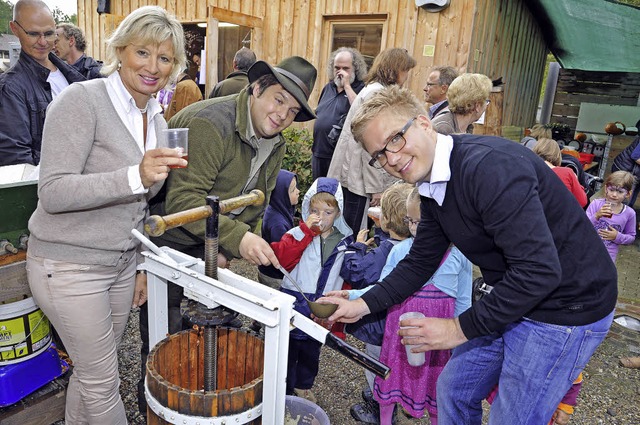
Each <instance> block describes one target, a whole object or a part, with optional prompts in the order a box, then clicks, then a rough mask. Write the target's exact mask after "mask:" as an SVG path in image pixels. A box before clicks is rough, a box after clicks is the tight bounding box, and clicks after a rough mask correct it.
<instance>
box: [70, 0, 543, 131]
mask: <svg viewBox="0 0 640 425" xmlns="http://www.w3.org/2000/svg"><path fill="white" fill-rule="evenodd" d="M523 3H524V1H510V0H456V1H453V2H451V5H450V7H449V8H447V9H445V10H444V11H442V12H440V13H428V12H426V11H425V10H423V9H421V8H417V7H416V6H415V2H414V1H413V0H399V1H398V0H348V1H335V0H112V1H111V14H112V15H116V16H124V15H127V14H128V13H129V12H131V11H132V10H134V9H136V8H138V7H140V6H143V5H147V4H157V5H159V6H162V7H164V8H166V9H167V10H169V11H171V12H173V13H175V14H176V16H177V17H178V18H179V19H180V20H181V21H183V22H190V23H193V22H207V19H208V18H211V17H208V16H207V14H208V13H209V12H208V11H209V10H211V9H210V8H211V7H218V8H221V9H226V10H230V11H232V12H238V13H242V14H245V15H249V16H254V17H256V18H258V19H261V20H262V28H260V29H258V30H256V31H254V32H253V34H252V46H253V49H254V50H255V52H256V54H257V56H258V58H259V59H262V60H266V61H267V62H269V63H272V64H275V63H277V62H279V61H280V60H281V59H283V58H285V57H287V56H290V55H300V56H303V57H305V58H306V59H307V60H309V61H310V62H311V63H313V64H315V65H316V67H317V69H318V80H317V83H316V88H315V89H314V90H313V93H312V96H311V99H310V102H311V104H312V105H314V104H316V102H317V97H318V95H319V93H320V90H321V88H322V87H323V86H324V84H326V82H328V81H329V78H328V77H327V75H326V71H325V70H326V65H327V63H326V62H327V59H328V57H329V53H330V52H329V49H330V46H328V44H329V38H330V35H331V34H330V25H329V22H331V21H332V20H333V19H363V18H367V17H372V18H374V19H377V20H381V22H382V24H383V32H382V48H383V49H384V48H388V47H404V48H406V49H408V50H409V51H410V52H411V54H412V55H413V57H414V58H415V59H416V60H417V62H418V66H417V67H416V68H414V70H413V72H412V73H411V75H410V77H409V80H408V82H407V83H406V87H408V88H409V89H411V90H412V91H413V92H414V93H415V94H416V95H417V96H418V97H420V98H422V97H423V96H424V94H423V92H422V88H423V86H424V84H425V82H426V79H427V75H428V73H429V69H430V68H431V67H433V66H437V65H450V66H454V67H456V68H457V69H458V70H459V71H461V72H464V71H467V70H468V71H470V72H482V73H485V74H487V75H489V76H490V77H492V78H497V77H499V76H502V77H503V79H504V81H505V82H506V86H505V105H504V111H505V117H504V119H503V125H520V126H522V127H525V126H529V125H531V123H532V122H533V120H534V117H535V110H536V107H537V101H538V93H539V90H540V84H541V80H542V73H543V67H544V57H545V54H546V51H545V47H544V42H543V41H542V37H541V34H540V30H539V29H538V28H537V26H536V25H535V22H534V20H533V18H532V16H531V14H530V13H529V11H528V9H526V7H525V6H524V5H523ZM96 7H97V0H78V17H79V26H80V27H81V28H83V30H85V33H86V34H87V39H88V45H89V48H88V52H87V53H88V54H89V55H92V56H94V57H96V58H98V59H102V58H103V55H104V48H103V46H104V41H105V40H106V37H107V34H105V31H106V29H105V28H107V26H108V25H112V24H113V23H117V22H118V19H119V18H115V17H109V16H108V15H98V14H97V13H96ZM426 47H429V48H426ZM425 48H426V49H425ZM426 50H432V51H433V54H432V55H431V56H424V55H423V54H424V53H426V52H425V51H426ZM476 50H477V51H478V52H479V53H478V54H477V55H475V51H476ZM209 59H210V58H208V60H209ZM214 59H215V58H214ZM214 59H212V60H214ZM474 59H477V60H474ZM207 90H210V88H207Z"/></svg>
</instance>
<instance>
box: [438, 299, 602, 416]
mask: <svg viewBox="0 0 640 425" xmlns="http://www.w3.org/2000/svg"><path fill="white" fill-rule="evenodd" d="M612 320H613V312H611V313H610V314H609V315H608V316H607V317H605V318H604V319H601V320H599V321H597V322H595V323H591V324H589V325H585V326H560V325H552V324H548V323H542V322H536V321H533V320H529V319H526V318H525V319H522V320H520V321H518V322H516V323H513V324H511V325H509V326H508V327H507V328H506V330H505V331H504V333H502V334H500V335H496V334H494V335H490V336H484V337H479V338H474V339H472V340H471V341H468V342H466V343H465V344H463V345H461V346H459V347H457V348H455V349H454V350H453V355H452V357H451V359H450V360H449V363H447V365H446V366H445V368H444V370H443V371H442V374H441V375H440V377H439V379H438V386H437V399H438V423H439V424H445V425H457V424H480V423H482V400H483V399H484V398H486V397H487V395H488V394H489V392H490V391H491V390H492V389H493V387H494V386H495V385H496V384H498V382H499V383H500V385H499V389H498V395H497V397H496V398H495V400H494V402H493V404H492V406H491V411H490V414H489V424H490V425H492V424H496V425H498V424H514V425H518V424H522V425H524V424H531V425H540V424H547V423H549V420H550V419H551V415H553V412H555V410H556V407H557V406H558V404H559V403H560V401H561V400H562V398H563V397H564V395H565V394H566V392H567V391H568V390H569V388H570V387H571V385H572V384H573V381H574V380H575V379H576V378H577V377H578V375H579V374H580V372H582V370H583V369H584V367H585V366H586V365H587V362H588V361H589V359H590V358H591V355H592V354H593V352H594V351H595V350H596V348H597V347H598V345H600V343H601V342H602V341H603V340H604V338H605V336H606V335H607V331H608V330H609V327H610V326H611V322H612Z"/></svg>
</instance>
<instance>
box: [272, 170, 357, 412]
mask: <svg viewBox="0 0 640 425" xmlns="http://www.w3.org/2000/svg"><path fill="white" fill-rule="evenodd" d="M343 205H344V204H343V196H342V188H341V187H340V184H339V183H338V181H337V180H336V179H332V178H327V177H321V178H319V179H317V180H316V181H315V182H313V184H312V185H311V187H310V188H309V190H308V191H307V193H306V194H305V195H304V199H303V201H302V219H303V221H302V222H300V225H299V226H298V227H295V228H293V229H291V230H290V231H288V232H287V233H285V234H284V236H283V237H282V239H281V240H280V241H279V242H272V243H271V247H272V248H273V250H274V252H275V254H276V256H277V257H278V260H279V261H280V265H281V266H282V267H284V268H285V269H286V270H287V271H289V272H290V273H291V276H292V277H293V278H294V279H295V280H296V282H297V283H298V286H300V287H301V288H302V290H303V291H304V293H305V295H306V296H307V298H309V299H310V300H311V301H315V300H316V299H318V298H320V297H321V296H322V295H323V294H325V293H327V292H329V291H333V290H336V289H340V288H341V287H342V283H343V279H342V277H340V268H341V266H342V261H343V258H344V252H345V250H346V247H347V245H348V244H349V243H350V242H352V240H353V238H352V237H351V235H352V231H351V228H350V227H349V226H348V225H347V223H346V222H345V221H344V218H342V215H341V211H342V210H343ZM280 290H281V291H282V292H285V293H287V294H289V295H292V296H294V297H295V298H296V301H295V303H294V309H295V310H296V311H297V312H299V313H301V314H303V315H305V316H307V317H311V311H310V310H309V306H308V305H307V302H306V301H305V300H304V298H303V297H302V295H301V294H300V293H299V292H298V290H297V289H296V288H295V286H294V285H293V284H292V283H291V282H289V281H288V279H283V281H282V285H281V287H280ZM320 347H321V344H320V343H319V342H317V341H316V340H314V339H312V338H311V337H309V336H308V335H306V334H304V333H303V332H301V331H300V330H298V329H294V330H292V331H291V332H290V334H289V358H288V364H287V394H292V395H297V396H298V397H303V398H306V399H308V400H310V401H313V402H315V396H314V394H313V392H312V391H311V387H313V383H314V381H315V378H316V375H317V374H318V367H319V364H320Z"/></svg>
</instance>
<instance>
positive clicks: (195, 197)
mask: <svg viewBox="0 0 640 425" xmlns="http://www.w3.org/2000/svg"><path fill="white" fill-rule="evenodd" d="M248 98H249V94H248V92H247V89H244V90H242V91H241V92H240V93H239V94H238V95H236V96H227V97H222V98H215V99H208V100H203V101H200V102H196V103H194V104H192V105H189V106H188V107H186V108H185V109H183V110H181V111H180V112H179V113H178V114H177V115H175V116H174V117H173V118H172V119H171V120H170V121H169V126H170V127H171V128H189V166H188V167H187V168H182V169H173V170H171V172H170V173H169V178H168V179H167V194H166V199H165V201H164V205H163V211H164V212H165V213H166V214H172V213H176V212H179V211H184V210H187V209H191V208H196V207H200V206H203V205H205V203H206V202H205V198H206V197H207V196H209V195H216V196H218V197H220V200H225V199H229V198H233V197H235V196H238V195H242V194H243V192H242V190H243V189H244V187H245V185H246V183H247V180H248V179H249V172H250V170H251V158H252V157H253V156H254V155H256V150H255V149H254V148H253V147H252V146H251V144H250V143H249V141H248V140H247V139H246V134H247V125H248V117H247V114H248V107H247V105H248ZM277 137H278V138H279V140H278V141H277V142H276V144H275V146H274V148H273V152H272V153H271V155H270V156H269V158H267V160H266V161H265V162H264V164H262V167H261V168H260V171H259V172H258V174H259V177H258V181H257V184H256V186H255V189H259V190H261V191H263V192H264V194H265V197H266V199H265V203H264V205H261V206H250V207H247V208H245V209H244V211H242V212H241V213H240V214H239V215H238V216H237V217H235V219H231V218H230V217H228V216H225V215H220V217H219V240H218V245H219V249H220V252H222V253H223V254H224V255H225V256H226V257H227V258H240V252H239V245H240V241H241V239H242V237H243V236H244V235H245V233H246V232H248V231H251V232H253V231H255V230H256V228H257V224H258V221H259V220H260V218H261V217H262V214H263V212H264V209H265V207H266V205H268V204H269V198H270V195H271V192H272V191H273V188H274V187H275V184H276V177H277V175H278V171H279V170H280V167H281V164H282V159H283V158H284V152H285V142H284V138H283V137H282V135H279V136H277ZM205 224H206V220H200V221H197V222H195V223H190V224H187V225H185V226H183V228H177V229H172V230H168V231H167V232H166V233H165V234H164V235H163V236H162V237H161V238H160V239H162V240H166V241H172V242H177V243H180V244H183V245H187V246H193V245H198V244H202V243H204V234H205ZM183 229H184V230H183ZM185 230H186V232H185Z"/></svg>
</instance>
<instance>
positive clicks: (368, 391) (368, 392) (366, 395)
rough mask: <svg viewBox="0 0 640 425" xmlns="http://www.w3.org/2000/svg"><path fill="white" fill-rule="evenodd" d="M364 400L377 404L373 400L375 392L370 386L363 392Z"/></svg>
mask: <svg viewBox="0 0 640 425" xmlns="http://www.w3.org/2000/svg"><path fill="white" fill-rule="evenodd" d="M362 399H363V400H364V401H366V402H367V403H377V402H376V400H375V399H374V398H373V392H372V391H371V388H370V387H369V386H368V385H367V386H366V387H365V388H364V389H363V390H362Z"/></svg>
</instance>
